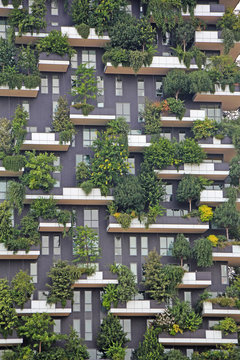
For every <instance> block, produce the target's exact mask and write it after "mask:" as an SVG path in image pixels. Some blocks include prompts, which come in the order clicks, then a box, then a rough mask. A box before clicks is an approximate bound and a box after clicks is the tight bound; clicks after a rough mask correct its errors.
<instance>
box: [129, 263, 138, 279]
mask: <svg viewBox="0 0 240 360" xmlns="http://www.w3.org/2000/svg"><path fill="white" fill-rule="evenodd" d="M130 270H131V272H132V273H133V275H135V282H136V283H137V263H130Z"/></svg>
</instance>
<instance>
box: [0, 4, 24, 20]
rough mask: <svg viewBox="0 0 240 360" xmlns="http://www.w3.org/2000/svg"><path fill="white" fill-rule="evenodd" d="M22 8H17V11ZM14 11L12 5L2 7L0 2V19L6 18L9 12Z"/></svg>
mask: <svg viewBox="0 0 240 360" xmlns="http://www.w3.org/2000/svg"><path fill="white" fill-rule="evenodd" d="M21 8H22V5H20V6H19V9H21ZM13 9H14V7H13V5H12V4H9V5H7V6H4V5H3V3H2V1H1V0H0V16H1V17H7V16H9V14H10V12H11V11H12V10H13Z"/></svg>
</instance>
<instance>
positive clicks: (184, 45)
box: [183, 40, 186, 52]
mask: <svg viewBox="0 0 240 360" xmlns="http://www.w3.org/2000/svg"><path fill="white" fill-rule="evenodd" d="M183 51H184V52H186V40H183Z"/></svg>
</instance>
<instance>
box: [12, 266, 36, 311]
mask: <svg viewBox="0 0 240 360" xmlns="http://www.w3.org/2000/svg"><path fill="white" fill-rule="evenodd" d="M34 290H35V286H34V284H33V283H32V277H31V276H29V275H28V274H27V273H26V272H25V271H23V270H20V271H19V272H18V273H17V274H16V275H15V276H14V278H13V279H12V281H11V296H12V299H13V301H14V302H15V304H16V305H18V306H20V307H21V308H23V305H24V304H25V303H26V302H27V301H28V300H29V299H30V298H31V296H32V294H33V292H34Z"/></svg>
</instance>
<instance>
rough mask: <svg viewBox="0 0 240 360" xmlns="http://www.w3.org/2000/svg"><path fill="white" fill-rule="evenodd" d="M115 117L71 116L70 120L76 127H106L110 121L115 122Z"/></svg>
mask: <svg viewBox="0 0 240 360" xmlns="http://www.w3.org/2000/svg"><path fill="white" fill-rule="evenodd" d="M115 119H116V116H115V115H92V114H90V115H87V116H85V115H82V114H70V120H71V122H72V123H73V124H74V125H97V126H101V125H106V124H107V123H108V122H109V121H110V120H115Z"/></svg>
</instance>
